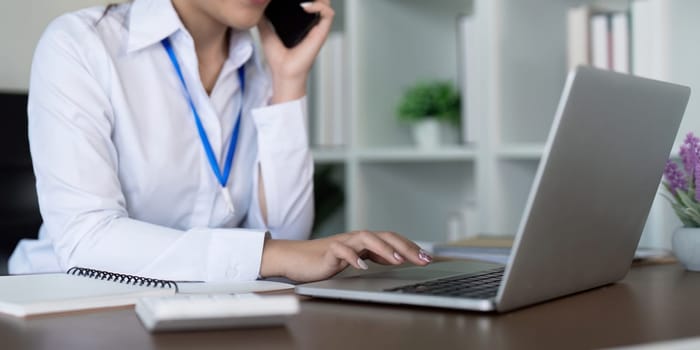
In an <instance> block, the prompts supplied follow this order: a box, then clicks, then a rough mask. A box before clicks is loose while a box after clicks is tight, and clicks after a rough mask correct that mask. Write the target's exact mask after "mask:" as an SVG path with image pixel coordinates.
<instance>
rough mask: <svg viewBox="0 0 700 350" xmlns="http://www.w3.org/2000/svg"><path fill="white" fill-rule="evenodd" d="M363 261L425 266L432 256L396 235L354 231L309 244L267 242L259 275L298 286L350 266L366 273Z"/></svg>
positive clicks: (299, 242)
mask: <svg viewBox="0 0 700 350" xmlns="http://www.w3.org/2000/svg"><path fill="white" fill-rule="evenodd" d="M363 259H370V260H372V261H374V262H377V263H380V264H384V265H400V264H402V263H404V262H410V263H413V264H416V265H419V266H425V265H427V264H429V263H430V262H431V261H432V258H431V257H430V255H428V254H427V253H426V252H425V251H423V250H422V249H420V247H418V246H417V245H416V244H415V243H413V242H412V241H410V240H409V239H407V238H405V237H403V236H401V235H399V234H397V233H394V232H372V231H353V232H348V233H341V234H337V235H334V236H331V237H327V238H321V239H315V240H310V241H288V240H274V239H268V240H266V241H265V246H264V248H263V255H262V262H261V264H260V275H261V276H262V277H273V276H283V277H286V278H289V279H291V280H295V281H299V282H310V281H318V280H323V279H327V278H329V277H332V276H334V275H335V274H337V273H339V272H340V271H342V270H343V269H345V268H346V267H348V265H350V266H353V267H354V268H356V269H360V270H366V269H367V264H366V263H365V262H364V261H363Z"/></svg>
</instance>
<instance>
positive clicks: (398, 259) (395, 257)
mask: <svg viewBox="0 0 700 350" xmlns="http://www.w3.org/2000/svg"><path fill="white" fill-rule="evenodd" d="M394 259H396V261H398V262H403V256H401V254H399V253H397V252H394Z"/></svg>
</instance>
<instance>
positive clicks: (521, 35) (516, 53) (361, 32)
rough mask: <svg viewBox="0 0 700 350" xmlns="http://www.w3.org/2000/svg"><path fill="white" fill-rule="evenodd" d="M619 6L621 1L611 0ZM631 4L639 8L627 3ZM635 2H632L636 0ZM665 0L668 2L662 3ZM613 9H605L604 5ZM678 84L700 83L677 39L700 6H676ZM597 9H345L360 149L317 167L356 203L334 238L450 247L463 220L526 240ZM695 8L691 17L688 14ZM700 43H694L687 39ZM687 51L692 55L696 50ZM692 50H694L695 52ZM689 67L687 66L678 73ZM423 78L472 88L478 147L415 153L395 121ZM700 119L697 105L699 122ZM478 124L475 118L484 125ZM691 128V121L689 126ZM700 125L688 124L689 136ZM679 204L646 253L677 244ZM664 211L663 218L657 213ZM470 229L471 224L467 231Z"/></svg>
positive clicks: (364, 1) (415, 4)
mask: <svg viewBox="0 0 700 350" xmlns="http://www.w3.org/2000/svg"><path fill="white" fill-rule="evenodd" d="M609 1H615V2H617V3H619V2H620V1H618V0H609ZM624 1H627V0H624ZM630 1H632V0H630ZM654 1H657V0H654ZM603 2H605V1H603ZM668 2H669V4H667V5H666V7H667V10H668V11H667V13H668V14H669V16H673V24H671V23H666V22H664V23H666V25H668V26H670V28H667V35H669V37H670V38H673V40H671V39H669V42H670V44H669V46H670V49H671V50H670V52H669V57H671V58H669V59H668V60H667V61H668V62H672V63H674V64H675V65H674V66H673V68H674V69H669V71H670V73H669V74H670V75H669V77H668V79H670V80H676V81H678V82H681V83H685V84H687V85H690V86H691V87H692V86H694V85H700V68H697V67H696V66H697V65H696V64H692V62H698V61H699V58H700V50H698V49H695V50H694V51H696V52H688V51H689V50H688V49H686V47H687V45H685V44H683V43H681V42H680V41H679V40H677V39H676V37H681V38H683V37H687V36H689V35H692V32H693V31H692V30H690V29H689V28H696V27H697V25H694V24H693V23H694V22H693V21H692V18H691V17H692V16H691V15H689V14H690V13H696V12H693V11H689V10H692V9H697V8H700V4H696V2H694V1H690V0H668ZM599 3H601V1H597V0H588V1H587V0H556V1H551V0H530V1H521V0H443V1H438V2H426V1H423V0H401V1H399V0H352V1H348V0H336V1H334V2H333V5H334V7H335V8H336V13H337V15H336V19H337V21H338V22H339V23H340V24H338V25H336V27H335V28H334V30H340V31H344V34H345V36H346V39H347V48H346V49H347V53H348V54H347V58H346V59H347V62H348V71H347V82H346V86H347V91H348V94H347V97H348V101H349V103H348V105H347V118H348V119H349V126H348V128H349V130H348V131H349V142H348V143H347V144H346V145H345V147H344V148H342V149H341V150H338V149H335V150H324V149H315V150H314V154H315V156H316V162H317V164H318V165H321V166H333V167H336V168H337V169H336V170H338V171H339V172H342V173H343V176H342V181H343V188H344V190H345V198H346V201H345V205H344V207H343V208H342V209H341V212H339V213H338V215H339V217H342V220H338V219H337V220H335V221H333V222H331V223H330V224H328V225H324V226H323V228H322V229H320V230H319V231H317V232H315V235H316V236H323V235H327V234H331V233H335V232H341V231H346V230H354V229H373V230H392V231H397V232H401V233H402V234H404V235H406V236H408V237H409V238H411V239H415V240H423V241H440V240H445V239H446V238H447V236H448V233H447V227H448V221H449V220H450V218H453V216H454V214H455V213H458V214H460V215H461V214H464V213H471V214H472V215H462V216H461V218H462V219H461V220H465V217H469V218H471V220H472V221H473V222H469V223H467V224H468V227H470V230H471V231H470V232H463V233H464V234H473V233H477V232H478V233H487V234H488V233H493V234H514V233H515V232H516V230H517V227H518V225H519V223H520V218H521V215H522V212H523V209H524V205H525V202H526V200H527V197H528V195H529V192H530V187H531V184H532V181H533V179H534V176H535V173H536V171H537V167H538V164H539V160H540V158H541V156H542V153H543V150H544V142H545V140H546V138H547V135H548V132H549V129H550V124H551V122H552V119H553V117H554V113H555V110H556V107H557V103H558V101H559V96H560V94H561V89H562V87H563V85H564V82H565V79H566V74H567V71H566V69H567V67H566V65H567V61H566V47H567V42H566V40H567V35H566V27H567V26H566V18H567V12H568V10H569V9H570V8H572V7H575V6H578V5H581V4H599ZM684 9H685V11H684ZM460 15H470V16H472V18H473V24H474V25H473V28H472V29H473V30H474V31H475V32H474V33H471V34H472V35H471V36H470V37H471V38H475V39H473V40H472V42H469V43H468V46H467V49H468V50H474V51H473V52H474V54H473V55H472V56H470V57H472V59H473V60H474V61H475V64H476V65H477V67H478V71H477V72H471V73H470V75H468V76H466V74H464V73H462V74H464V76H463V77H461V78H460V77H459V74H461V73H460V72H463V71H464V69H461V68H460V67H459V66H460V65H463V64H465V63H464V62H461V61H460V58H459V55H458V54H457V52H458V50H459V45H458V44H457V37H458V36H457V30H458V25H457V20H458V17H459V16H460ZM685 42H686V43H687V42H690V41H685ZM684 45H685V46H684ZM691 51H692V50H691ZM678 67H680V68H678ZM421 79H451V80H452V81H455V83H457V82H458V81H465V82H466V87H467V92H466V96H467V103H468V104H469V105H468V106H467V108H464V111H463V114H464V115H463V120H470V119H469V118H467V116H466V113H470V114H471V115H472V116H473V115H476V116H479V118H477V119H478V122H477V123H475V125H473V127H475V128H477V134H478V135H479V140H478V142H477V143H475V144H469V145H459V146H455V147H448V148H440V149H436V150H430V151H426V150H420V149H417V148H415V147H414V146H413V143H412V140H411V137H410V134H409V129H408V128H407V127H406V126H405V125H402V124H400V123H399V122H398V121H397V118H396V117H395V114H394V108H395V106H396V104H397V101H398V99H399V96H400V94H401V92H402V91H403V90H404V89H405V88H406V87H407V86H408V85H410V84H412V83H414V82H415V81H417V80H421ZM696 111H700V106H696V105H695V103H693V100H691V105H690V106H689V109H688V113H695V112H696ZM473 119H474V118H471V120H473ZM689 119H691V120H689ZM697 127H700V122H698V120H697V119H692V118H689V117H686V122H684V125H683V127H682V131H681V133H679V140H680V139H681V138H682V134H685V133H686V132H687V131H690V130H693V128H696V132H700V129H697ZM666 207H668V205H667V204H666V203H664V202H663V201H662V199H659V200H657V201H656V202H655V204H654V209H653V211H652V216H650V219H649V222H648V225H647V228H646V230H645V233H644V236H643V239H642V244H644V245H647V246H657V247H668V246H669V239H668V234H669V233H670V231H672V229H670V228H669V227H672V226H673V225H674V224H675V221H674V219H673V218H674V217H673V214H672V212H671V211H670V209H668V208H666ZM654 213H655V214H654ZM463 224H464V223H463Z"/></svg>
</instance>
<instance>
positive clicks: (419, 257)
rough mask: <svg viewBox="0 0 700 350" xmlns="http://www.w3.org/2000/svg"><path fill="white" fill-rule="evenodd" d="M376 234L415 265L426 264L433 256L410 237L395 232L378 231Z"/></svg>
mask: <svg viewBox="0 0 700 350" xmlns="http://www.w3.org/2000/svg"><path fill="white" fill-rule="evenodd" d="M377 235H378V236H379V237H380V238H381V239H383V240H384V241H385V242H387V243H389V244H391V246H392V247H394V249H396V251H397V252H398V254H400V255H401V256H402V257H405V258H406V259H407V260H408V261H410V262H412V263H414V264H417V265H427V264H429V263H431V262H432V261H433V258H432V257H431V256H430V254H428V253H427V252H426V251H424V250H423V249H421V248H420V247H419V246H418V245H417V244H415V243H414V242H413V241H411V240H410V239H408V238H406V237H403V236H401V235H399V234H397V233H395V232H378V233H377Z"/></svg>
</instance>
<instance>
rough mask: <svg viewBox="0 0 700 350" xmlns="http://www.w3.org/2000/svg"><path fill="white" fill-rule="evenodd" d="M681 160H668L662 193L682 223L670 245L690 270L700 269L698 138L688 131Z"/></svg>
mask: <svg viewBox="0 0 700 350" xmlns="http://www.w3.org/2000/svg"><path fill="white" fill-rule="evenodd" d="M680 158H681V162H680V164H679V163H678V162H676V161H674V160H671V159H670V160H668V162H667V163H666V169H665V170H664V179H665V181H664V186H665V187H666V190H667V191H668V195H667V196H665V197H666V198H667V199H668V200H669V202H671V206H672V207H673V210H674V211H675V212H676V215H677V216H678V218H679V219H680V220H681V222H682V223H683V226H682V227H680V228H678V229H677V230H676V231H674V232H673V237H672V240H671V244H672V249H673V252H674V254H675V255H676V257H677V258H678V260H679V261H680V262H681V263H682V264H683V265H684V266H685V267H686V268H687V269H688V270H691V271H700V139H699V138H698V137H696V136H695V135H693V133H689V134H688V135H687V136H686V138H685V140H684V142H683V145H681V147H680Z"/></svg>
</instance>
